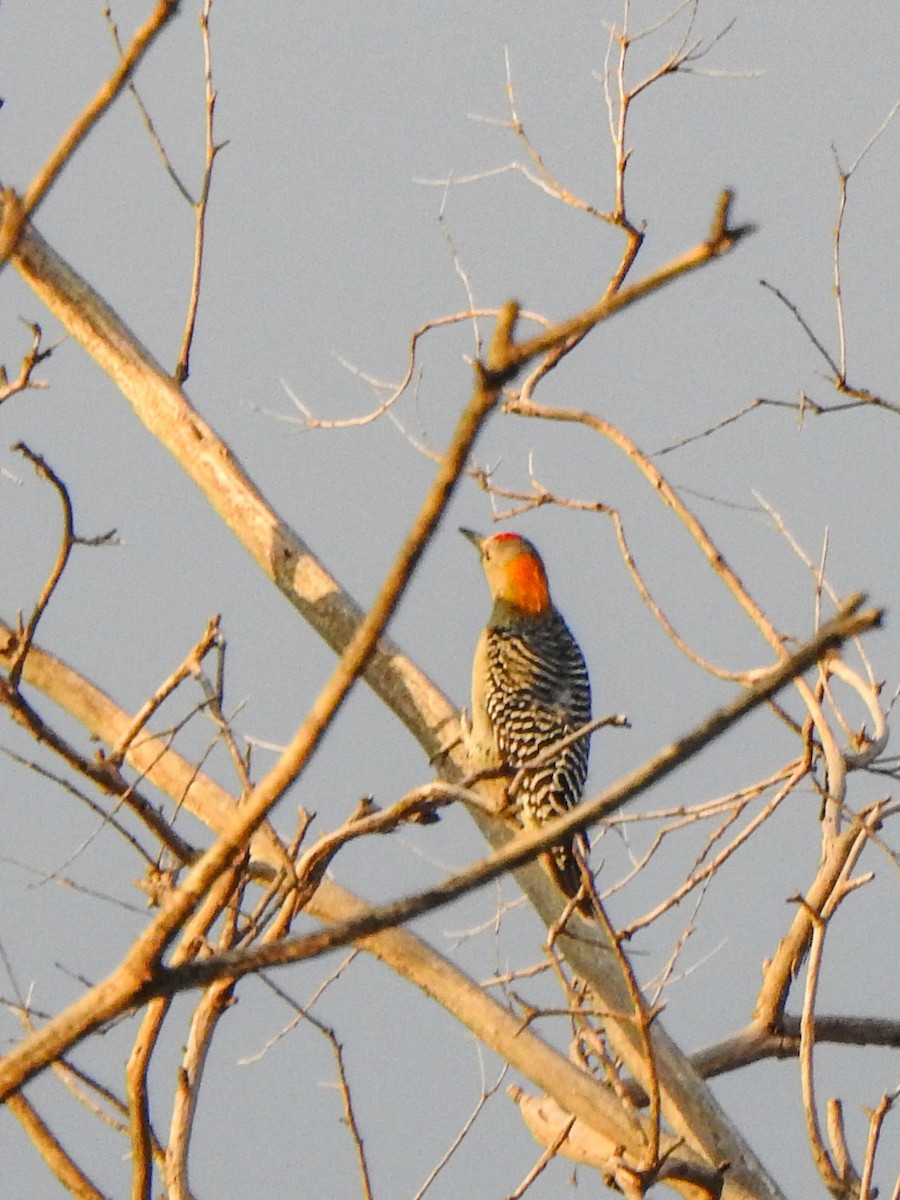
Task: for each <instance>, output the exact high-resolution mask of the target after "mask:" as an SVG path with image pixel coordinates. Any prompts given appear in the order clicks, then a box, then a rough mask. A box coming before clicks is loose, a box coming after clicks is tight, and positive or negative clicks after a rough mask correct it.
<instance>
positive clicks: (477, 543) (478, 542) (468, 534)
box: [459, 529, 484, 554]
mask: <svg viewBox="0 0 900 1200" xmlns="http://www.w3.org/2000/svg"><path fill="white" fill-rule="evenodd" d="M459 532H460V533H461V534H462V535H463V537H464V538H468V539H469V541H470V542H471V543H472V545H473V546H474V547H475V549H476V550H477V551H478V553H479V554H480V553H481V547H482V545H483V544H484V537H483V536H482V534H480V533H476V532H475V530H474V529H460V531H459Z"/></svg>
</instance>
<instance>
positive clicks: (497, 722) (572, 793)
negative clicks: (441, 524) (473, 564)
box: [460, 529, 591, 911]
mask: <svg viewBox="0 0 900 1200" xmlns="http://www.w3.org/2000/svg"><path fill="white" fill-rule="evenodd" d="M460 532H461V533H462V534H463V535H464V536H465V537H467V538H468V539H469V541H470V542H472V543H473V544H474V545H475V546H476V548H477V549H478V551H479V553H480V554H481V564H482V566H483V567H484V573H485V575H486V576H487V581H488V586H489V587H490V590H491V596H492V598H493V601H494V606H493V608H492V610H491V615H490V618H489V619H488V623H487V626H486V628H485V629H484V630H483V632H482V634H481V637H480V638H479V639H478V645H477V647H476V649H475V661H474V664H473V668H472V719H471V725H470V726H469V727H468V728H467V729H465V738H466V743H467V748H468V750H469V753H470V755H471V756H472V757H473V758H474V760H475V761H476V762H477V763H478V764H479V766H480V767H493V768H504V769H506V770H508V771H509V772H510V773H512V774H513V775H515V773H516V772H518V771H519V770H520V769H522V768H524V770H523V771H522V782H521V786H520V787H519V788H518V790H517V793H516V795H515V796H514V797H512V800H513V803H514V805H515V810H514V811H515V812H516V814H517V815H518V816H519V818H520V820H521V822H522V825H523V826H524V827H526V828H528V827H534V826H539V825H542V824H543V823H544V822H546V821H547V820H549V819H550V818H551V817H554V816H557V815H558V814H559V813H562V812H565V811H566V810H567V809H570V808H572V807H573V805H575V804H577V803H578V802H579V800H580V799H581V795H582V792H583V790H584V781H585V778H586V776H587V769H588V755H589V753H590V739H589V738H588V737H583V738H579V739H578V740H576V741H573V742H571V743H570V744H569V745H567V746H565V747H564V748H563V749H561V750H560V751H559V752H558V753H556V754H553V755H552V756H551V758H550V761H544V762H543V763H541V764H540V765H538V766H535V767H534V769H533V770H529V769H528V767H529V764H531V763H533V762H535V760H537V759H539V758H540V756H541V754H543V753H545V752H546V751H547V750H549V749H550V747H551V746H553V745H554V744H555V743H556V742H559V741H560V740H561V739H563V738H565V737H567V735H569V734H571V733H574V732H575V731H576V730H577V729H580V728H581V727H582V726H584V725H586V724H587V723H588V722H589V721H590V719H591V685H590V681H589V679H588V673H587V667H586V666H585V662H584V656H583V654H582V653H581V650H580V648H579V646H578V643H577V642H576V641H575V639H574V637H573V636H572V634H571V632H570V631H569V627H568V625H566V623H565V621H564V620H563V618H562V617H561V616H560V614H559V613H558V612H557V610H556V608H555V607H554V606H553V602H552V600H551V599H550V590H549V587H548V584H547V572H546V570H545V569H544V563H543V561H542V559H541V556H540V555H539V554H538V552H537V550H536V549H535V548H534V546H533V545H532V544H531V542H529V541H528V540H527V539H526V538H523V537H519V535H518V534H515V533H496V534H494V535H493V536H492V537H482V536H481V535H480V534H477V533H474V532H473V531H472V530H471V529H461V530H460ZM547 859H548V862H549V865H550V867H551V869H552V871H553V874H554V875H555V877H556V879H557V882H558V883H559V885H560V887H561V888H562V890H563V891H564V892H565V894H566V895H567V896H569V897H573V896H576V895H577V894H578V892H579V889H580V888H581V887H582V884H583V882H584V875H583V872H582V868H581V867H580V866H579V859H581V860H582V861H583V862H585V863H586V861H587V839H586V838H585V837H584V836H583V835H579V836H578V837H577V838H576V839H575V840H574V841H573V842H572V843H571V844H569V845H562V846H557V847H554V849H553V850H552V851H551V852H550V854H549V855H548V856H547ZM579 907H580V908H581V909H582V910H583V911H590V908H591V901H590V897H589V896H588V895H586V894H584V893H583V894H582V898H581V900H580V901H579Z"/></svg>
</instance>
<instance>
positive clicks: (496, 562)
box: [460, 529, 550, 614]
mask: <svg viewBox="0 0 900 1200" xmlns="http://www.w3.org/2000/svg"><path fill="white" fill-rule="evenodd" d="M460 533H461V534H462V535H463V537H466V538H468V539H469V541H470V542H471V543H472V545H473V546H475V548H476V549H477V550H478V552H479V554H480V555H481V565H482V566H483V567H484V573H485V575H486V576H487V581H488V587H489V588H490V589H491V596H492V597H493V599H494V600H495V601H498V600H499V601H501V602H503V603H505V604H508V605H511V606H512V607H513V608H517V609H521V610H522V611H523V612H526V613H532V614H539V613H543V612H546V611H547V610H548V609H549V608H550V591H549V588H548V586H547V572H546V571H545V570H544V563H543V560H542V559H541V556H540V555H539V554H538V552H537V550H535V548H534V546H532V544H531V542H529V541H528V539H527V538H523V537H520V536H519V534H517V533H495V534H492V535H491V536H490V537H482V535H481V534H480V533H475V532H474V530H471V529H460Z"/></svg>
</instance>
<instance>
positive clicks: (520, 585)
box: [506, 550, 550, 613]
mask: <svg viewBox="0 0 900 1200" xmlns="http://www.w3.org/2000/svg"><path fill="white" fill-rule="evenodd" d="M506 571H507V582H508V588H507V591H506V594H507V598H508V599H509V600H511V601H512V603H513V604H515V605H516V607H517V608H521V609H524V611H525V612H529V613H542V612H546V611H547V609H548V608H549V607H550V593H549V591H548V590H547V576H546V574H545V573H544V568H543V566H542V564H541V562H540V560H539V559H537V558H535V556H534V555H533V554H531V553H529V552H528V551H527V550H525V551H523V553H522V554H517V555H516V556H515V558H513V559H511V560H510V562H509V563H508V564H507V568H506Z"/></svg>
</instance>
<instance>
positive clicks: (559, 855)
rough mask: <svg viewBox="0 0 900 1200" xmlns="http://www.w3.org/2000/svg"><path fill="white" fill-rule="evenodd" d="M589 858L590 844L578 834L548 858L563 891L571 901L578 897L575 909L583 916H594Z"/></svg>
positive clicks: (554, 850)
mask: <svg viewBox="0 0 900 1200" xmlns="http://www.w3.org/2000/svg"><path fill="white" fill-rule="evenodd" d="M589 858H590V843H589V842H588V838H587V834H585V833H579V834H576V836H575V837H574V838H573V839H572V841H571V842H570V843H568V844H567V845H563V846H554V847H553V849H552V850H551V851H550V852H549V853H548V854H547V856H546V860H547V865H548V866H549V867H550V870H551V873H552V874H553V878H554V879H555V880H556V882H557V884H558V886H559V888H560V889H561V891H562V892H563V893H564V894H565V895H566V896H568V897H569V899H570V900H573V899H574V898H575V897H576V896H578V900H577V902H576V904H575V908H576V909H577V911H578V912H580V913H581V914H582V915H583V916H593V914H594V877H593V875H592V874H591V868H590V866H589ZM579 892H580V893H581V894H580V896H579Z"/></svg>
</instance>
